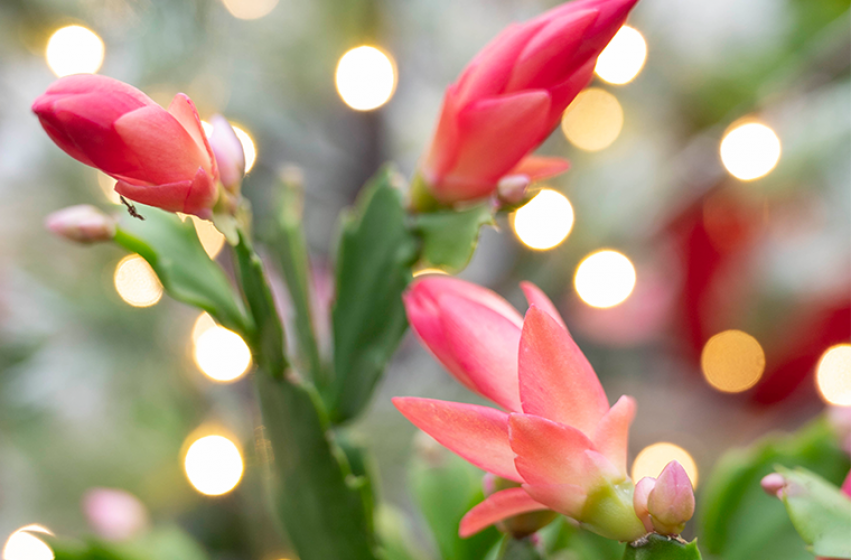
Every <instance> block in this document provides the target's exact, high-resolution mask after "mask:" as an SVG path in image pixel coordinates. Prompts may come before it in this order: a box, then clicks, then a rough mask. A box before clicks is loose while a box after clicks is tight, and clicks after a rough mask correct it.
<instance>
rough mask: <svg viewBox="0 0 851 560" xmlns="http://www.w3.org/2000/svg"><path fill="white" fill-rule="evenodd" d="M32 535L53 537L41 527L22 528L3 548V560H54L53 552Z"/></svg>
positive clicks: (28, 526)
mask: <svg viewBox="0 0 851 560" xmlns="http://www.w3.org/2000/svg"><path fill="white" fill-rule="evenodd" d="M32 533H44V534H46V535H52V534H53V533H51V532H50V531H49V530H47V529H45V528H44V527H42V526H41V525H27V526H26V527H21V528H20V529H18V530H17V531H15V532H14V533H12V534H11V535H10V536H9V539H8V540H7V541H6V545H5V546H4V547H3V560H53V558H54V555H53V551H52V550H51V549H50V547H49V546H47V545H46V544H45V543H44V542H43V541H41V540H39V539H38V538H37V537H36V536H34V535H32Z"/></svg>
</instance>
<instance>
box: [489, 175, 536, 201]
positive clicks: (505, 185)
mask: <svg viewBox="0 0 851 560" xmlns="http://www.w3.org/2000/svg"><path fill="white" fill-rule="evenodd" d="M531 182H532V180H531V178H529V176H528V175H506V176H505V177H503V178H502V179H500V180H499V184H498V185H497V187H496V190H497V194H498V195H499V198H500V199H502V200H503V201H505V202H508V203H509V204H517V203H518V202H520V201H521V200H523V197H524V196H526V189H527V188H528V187H529V185H530V184H531Z"/></svg>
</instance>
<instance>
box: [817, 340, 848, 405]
mask: <svg viewBox="0 0 851 560" xmlns="http://www.w3.org/2000/svg"><path fill="white" fill-rule="evenodd" d="M816 385H817V387H818V390H819V393H821V396H822V397H823V398H824V400H826V401H827V402H828V403H830V404H832V405H836V406H851V344H837V345H836V346H833V347H831V348H828V350H827V351H826V352H825V353H824V354H823V355H822V357H821V359H820V360H819V363H818V367H816Z"/></svg>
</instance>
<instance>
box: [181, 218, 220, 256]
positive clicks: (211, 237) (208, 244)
mask: <svg viewBox="0 0 851 560" xmlns="http://www.w3.org/2000/svg"><path fill="white" fill-rule="evenodd" d="M189 218H190V219H191V220H192V223H193V224H194V225H195V231H196V232H198V240H199V241H200V242H201V245H202V246H203V247H204V251H206V252H207V254H208V255H209V256H210V258H211V259H215V258H216V257H217V256H218V254H219V253H220V252H221V250H222V247H224V245H225V236H224V234H223V233H222V232H220V231H219V230H217V229H216V226H214V225H213V222H211V221H209V220H202V219H201V218H199V217H198V216H189Z"/></svg>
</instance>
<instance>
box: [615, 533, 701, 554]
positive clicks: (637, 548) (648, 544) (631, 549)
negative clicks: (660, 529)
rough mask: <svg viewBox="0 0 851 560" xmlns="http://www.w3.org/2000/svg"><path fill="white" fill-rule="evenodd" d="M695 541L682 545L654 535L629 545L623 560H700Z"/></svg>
mask: <svg viewBox="0 0 851 560" xmlns="http://www.w3.org/2000/svg"><path fill="white" fill-rule="evenodd" d="M701 558H702V557H701V555H700V550H698V548H697V541H696V540H695V541H692V542H690V543H684V542H682V541H679V540H677V539H672V538H669V537H665V536H662V535H657V534H656V533H651V534H649V535H647V536H646V537H644V538H642V539H640V540H639V541H637V542H635V543H632V544H629V545H627V547H626V550H625V551H624V555H623V560H701Z"/></svg>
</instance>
